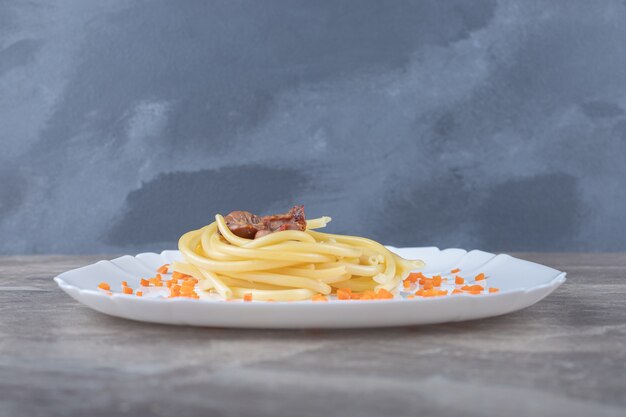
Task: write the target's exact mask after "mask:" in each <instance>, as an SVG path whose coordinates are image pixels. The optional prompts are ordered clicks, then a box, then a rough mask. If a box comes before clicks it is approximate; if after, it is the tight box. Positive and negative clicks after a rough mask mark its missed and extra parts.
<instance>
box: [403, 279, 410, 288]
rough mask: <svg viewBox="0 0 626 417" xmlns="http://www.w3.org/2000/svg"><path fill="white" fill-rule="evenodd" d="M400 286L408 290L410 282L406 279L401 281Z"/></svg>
mask: <svg viewBox="0 0 626 417" xmlns="http://www.w3.org/2000/svg"><path fill="white" fill-rule="evenodd" d="M402 286H403V287H404V288H410V287H411V281H409V280H408V279H405V280H404V281H402Z"/></svg>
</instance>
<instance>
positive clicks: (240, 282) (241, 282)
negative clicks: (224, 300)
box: [220, 275, 285, 291]
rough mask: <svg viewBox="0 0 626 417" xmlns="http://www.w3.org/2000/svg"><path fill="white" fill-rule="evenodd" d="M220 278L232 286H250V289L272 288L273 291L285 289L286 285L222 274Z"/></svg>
mask: <svg viewBox="0 0 626 417" xmlns="http://www.w3.org/2000/svg"><path fill="white" fill-rule="evenodd" d="M220 279H221V280H222V281H223V282H224V284H226V285H228V286H229V287H231V288H232V287H239V288H250V289H255V290H271V291H275V290H284V289H285V287H282V286H278V285H271V284H263V283H261V282H251V281H246V280H245V279H239V278H231V277H227V276H223V275H221V276H220Z"/></svg>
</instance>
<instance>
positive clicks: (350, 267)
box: [316, 259, 380, 277]
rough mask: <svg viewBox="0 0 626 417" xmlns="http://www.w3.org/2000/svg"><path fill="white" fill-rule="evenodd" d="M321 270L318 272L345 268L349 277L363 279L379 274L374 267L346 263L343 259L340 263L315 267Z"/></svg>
mask: <svg viewBox="0 0 626 417" xmlns="http://www.w3.org/2000/svg"><path fill="white" fill-rule="evenodd" d="M316 266H318V267H320V268H322V269H320V271H324V270H325V269H326V268H335V267H337V266H343V267H345V268H346V271H347V272H348V273H349V274H351V275H360V276H364V277H373V276H375V275H378V274H380V270H379V269H378V268H377V267H376V266H374V265H358V264H353V263H346V262H345V259H342V260H341V262H331V263H325V264H320V265H316Z"/></svg>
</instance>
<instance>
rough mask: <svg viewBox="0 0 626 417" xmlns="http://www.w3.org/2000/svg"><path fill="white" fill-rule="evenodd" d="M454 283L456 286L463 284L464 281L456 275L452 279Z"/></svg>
mask: <svg viewBox="0 0 626 417" xmlns="http://www.w3.org/2000/svg"><path fill="white" fill-rule="evenodd" d="M454 283H455V284H457V285H462V284H465V279H464V278H463V277H460V276H458V275H457V276H456V277H454Z"/></svg>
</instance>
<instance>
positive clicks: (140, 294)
mask: <svg viewBox="0 0 626 417" xmlns="http://www.w3.org/2000/svg"><path fill="white" fill-rule="evenodd" d="M135 295H136V296H137V297H141V296H142V295H143V292H142V291H137V292H136V293H135Z"/></svg>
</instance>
